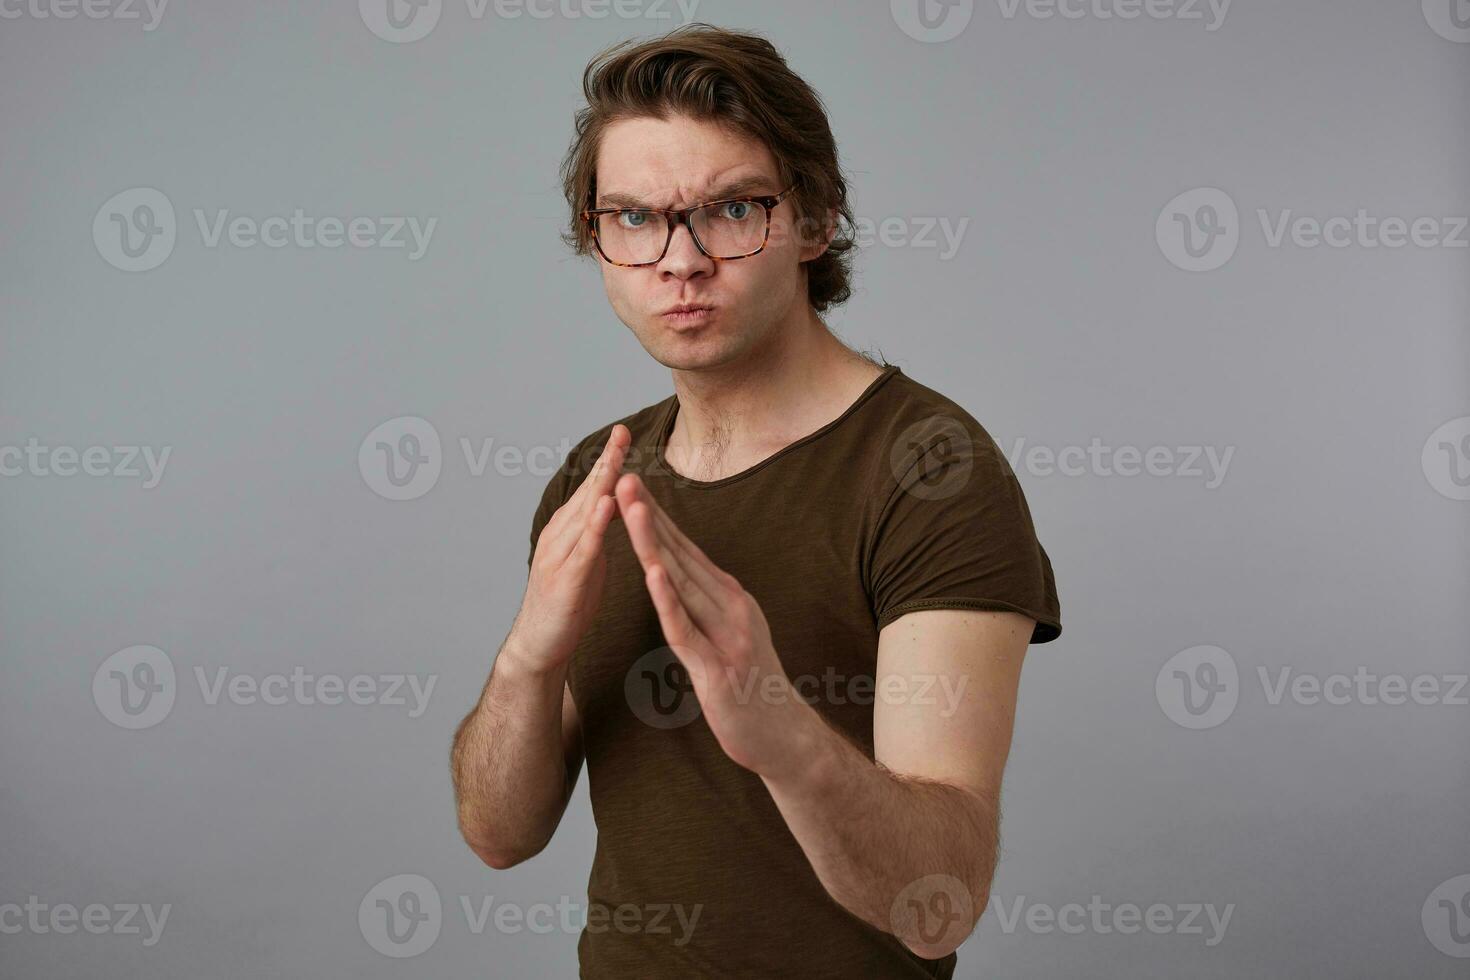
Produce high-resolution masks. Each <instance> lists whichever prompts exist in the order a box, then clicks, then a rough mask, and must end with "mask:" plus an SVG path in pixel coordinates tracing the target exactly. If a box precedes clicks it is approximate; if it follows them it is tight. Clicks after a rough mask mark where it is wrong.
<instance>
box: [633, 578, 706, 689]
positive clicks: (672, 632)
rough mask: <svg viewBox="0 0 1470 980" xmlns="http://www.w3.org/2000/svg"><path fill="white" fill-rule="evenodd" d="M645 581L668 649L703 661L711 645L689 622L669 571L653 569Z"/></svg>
mask: <svg viewBox="0 0 1470 980" xmlns="http://www.w3.org/2000/svg"><path fill="white" fill-rule="evenodd" d="M643 581H644V584H646V585H647V586H648V594H649V596H650V597H652V599H653V608H654V611H655V612H657V613H658V622H659V626H661V627H662V628H663V632H664V639H666V640H668V641H669V646H671V647H675V648H676V650H675V652H676V653H681V654H682V653H685V652H686V651H687V652H692V653H693V654H694V655H695V656H696V657H700V658H701V660H702V654H703V652H704V650H706V649H708V647H709V644H708V641H706V640H705V639H704V637H703V635H702V634H701V632H700V629H699V626H698V624H696V623H695V622H694V620H693V619H692V618H690V616H689V611H688V609H687V608H686V607H685V606H684V603H683V602H682V601H681V599H680V596H679V593H678V592H677V591H676V590H675V589H674V586H673V583H672V582H671V581H670V579H669V576H668V572H667V570H665V569H664V567H663V566H662V565H658V564H654V565H651V566H649V567H648V569H647V570H646V571H645V572H644V575H643ZM680 659H681V660H682V659H683V657H682V656H681V657H680ZM686 666H687V665H686Z"/></svg>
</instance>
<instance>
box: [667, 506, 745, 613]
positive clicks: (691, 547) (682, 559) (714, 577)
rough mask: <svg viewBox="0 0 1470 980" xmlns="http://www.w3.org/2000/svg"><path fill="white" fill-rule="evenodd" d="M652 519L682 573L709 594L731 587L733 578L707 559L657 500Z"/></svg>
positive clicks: (714, 594)
mask: <svg viewBox="0 0 1470 980" xmlns="http://www.w3.org/2000/svg"><path fill="white" fill-rule="evenodd" d="M647 499H648V500H650V501H652V500H653V498H652V496H647ZM653 519H654V526H655V527H656V528H657V530H658V531H659V534H660V539H661V540H662V541H663V542H664V546H665V547H666V548H667V549H668V550H669V551H670V552H671V553H672V554H673V555H674V556H675V558H677V559H678V562H679V566H680V567H681V568H682V569H683V570H684V572H685V573H686V574H688V575H689V576H690V577H691V578H693V579H694V580H695V581H697V582H698V583H699V584H700V587H701V588H703V589H704V590H705V591H706V592H708V593H709V594H710V595H711V596H718V595H720V594H721V593H724V592H728V591H729V590H730V585H731V583H732V582H733V581H734V577H733V576H731V575H730V574H729V573H728V572H726V571H725V570H724V569H722V568H720V566H718V565H716V564H715V563H714V562H712V561H710V559H709V556H708V555H706V554H705V553H704V551H703V550H702V549H701V548H700V547H699V545H697V544H695V543H694V542H693V541H691V540H690V539H689V536H688V535H686V534H685V533H684V532H683V531H681V530H680V529H679V525H678V524H676V523H675V522H674V519H673V518H672V517H670V516H669V515H668V514H666V513H665V512H664V510H663V508H662V507H659V506H658V503H657V502H656V501H655V502H654V503H653Z"/></svg>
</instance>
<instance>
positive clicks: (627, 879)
mask: <svg viewBox="0 0 1470 980" xmlns="http://www.w3.org/2000/svg"><path fill="white" fill-rule="evenodd" d="M584 89H585V91H586V94H587V99H588V103H589V104H588V107H587V108H586V109H584V110H582V111H581V112H580V113H579V114H578V118H577V138H576V140H575V141H574V142H573V145H572V147H571V150H570V151H569V155H568V159H567V163H566V166H565V167H564V179H565V184H566V192H567V198H568V202H569V204H570V206H571V210H572V212H573V215H574V217H573V225H572V230H571V232H570V234H569V236H568V238H569V241H570V242H571V243H572V244H574V245H575V246H576V247H577V248H578V250H579V251H583V252H595V253H596V254H597V255H598V258H599V262H600V265H601V269H602V274H603V282H604V285H605V288H606V291H607V296H608V300H609V302H610V303H611V304H612V308H613V310H614V312H615V313H616V314H617V316H618V318H619V319H620V320H621V321H622V322H623V323H624V324H625V325H627V327H628V328H629V329H630V330H631V331H632V332H633V334H634V336H635V337H636V338H637V340H638V342H639V344H641V345H642V347H643V348H644V349H645V350H646V351H648V353H649V354H650V355H651V356H652V357H653V358H654V359H655V360H657V361H658V362H659V363H660V364H662V365H664V366H666V367H668V368H669V369H670V371H671V374H672V377H673V387H674V392H675V393H674V395H673V396H671V397H669V398H666V399H664V400H663V401H660V402H658V403H656V404H654V405H651V406H649V407H647V408H644V409H643V410H641V411H639V412H636V413H634V414H632V415H629V416H627V417H625V418H623V419H620V420H619V421H617V422H614V423H612V424H610V425H606V426H603V427H602V428H599V429H598V430H597V431H595V432H593V433H591V434H589V435H588V436H587V437H586V438H584V439H582V440H581V442H579V443H578V444H577V446H576V447H575V449H574V451H573V452H572V453H571V455H570V456H569V457H568V459H567V462H566V463H565V464H564V465H563V466H562V468H561V470H560V471H559V472H558V473H557V474H556V475H555V476H554V477H553V478H552V480H551V481H550V483H549V485H548V486H547V487H546V490H545V493H544V495H543V497H542V500H541V504H540V507H539V508H538V509H537V511H536V514H535V518H534V520H533V522H532V530H531V556H530V577H529V581H528V584H527V587H526V594H525V597H524V599H523V601H522V604H521V608H520V611H519V613H518V614H517V616H516V619H515V622H514V624H513V626H512V628H511V630H510V633H509V635H508V636H507V637H506V639H505V642H504V645H503V646H502V647H501V649H500V651H499V654H498V656H497V657H496V660H495V663H494V668H493V670H492V672H491V675H490V678H489V680H488V682H487V683H486V686H485V689H484V692H483V693H482V695H481V698H480V701H479V703H478V704H477V706H476V707H475V709H474V710H473V711H472V712H470V714H469V715H468V716H467V717H466V718H465V720H464V722H463V723H462V724H461V725H460V728H459V731H458V732H457V734H456V737H455V742H454V749H453V760H452V762H453V775H454V782H455V791H456V798H457V803H458V813H459V823H460V829H461V831H462V833H463V835H464V838H465V840H466V841H467V842H468V843H469V845H470V847H471V848H472V849H473V850H474V851H475V853H476V854H478V855H479V856H480V857H481V858H482V859H483V860H484V861H485V862H486V863H487V864H489V865H491V866H492V867H495V868H508V867H510V866H512V865H514V864H517V863H519V862H521V861H524V860H526V859H527V858H529V857H531V856H533V855H535V854H536V853H538V852H539V851H540V850H541V849H542V848H543V847H545V845H546V843H547V842H548V841H549V840H550V838H551V836H552V834H553V833H554V831H555V829H556V826H557V824H558V822H559V821H560V818H561V815H562V813H563V812H564V810H565V807H566V803H567V800H568V798H569V796H570V794H571V792H572V788H573V786H574V785H575V783H576V780H577V777H578V774H579V772H580V769H581V765H582V760H583V755H584V753H585V757H586V762H587V767H588V772H589V778H590V780H591V799H592V807H593V814H594V818H595V820H596V822H597V828H598V840H597V853H596V857H595V860H594V864H593V868H592V875H591V879H590V881H589V883H588V894H589V910H588V923H587V927H586V928H585V929H584V930H583V932H582V935H581V938H580V941H579V946H578V954H579V959H580V963H581V975H582V976H583V977H589V978H603V977H608V978H612V977H617V978H625V977H640V978H662V977H680V978H683V977H693V976H700V977H722V976H730V977H785V976H800V977H844V978H847V977H949V976H951V975H952V974H953V971H954V966H955V956H954V950H955V948H956V947H957V946H958V945H959V944H960V943H961V942H962V941H963V940H964V938H965V937H966V936H967V935H969V933H970V932H971V931H972V929H973V927H974V925H975V922H976V919H977V918H978V917H979V915H980V914H981V912H982V911H983V910H984V908H985V905H986V903H987V901H988V896H989V888H990V884H991V879H992V876H993V874H994V870H995V864H996V860H997V847H998V834H999V796H1000V788H1001V778H1002V775H1003V772H1004V768H1005V763H1006V758H1007V755H1008V753H1009V749H1010V741H1011V733H1012V727H1013V719H1014V714H1015V705H1016V696H1017V689H1018V684H1019V677H1020V671H1021V661H1022V657H1023V655H1024V653H1025V651H1026V647H1027V644H1028V643H1032V642H1046V641H1048V640H1051V639H1053V638H1055V637H1056V636H1057V635H1058V634H1059V632H1060V629H1061V624H1060V619H1059V606H1058V602H1057V596H1056V588H1055V585H1054V581H1053V575H1052V570H1051V566H1050V562H1049V560H1048V559H1047V556H1046V554H1045V552H1044V551H1043V550H1042V548H1041V546H1040V544H1039V543H1038V542H1037V540H1036V536H1035V533H1034V531H1033V527H1032V522H1031V516H1030V513H1029V511H1028V509H1027V506H1026V502H1025V499H1024V498H1023V496H1022V493H1021V489H1020V486H1019V485H1018V483H1017V481H1016V479H1015V475H1014V474H1013V473H1012V472H1011V469H1010V467H1009V466H1008V465H1007V463H1006V460H1005V458H1004V456H1003V455H1002V454H1001V453H1000V451H999V449H998V448H997V447H996V445H995V443H994V441H993V440H992V439H991V438H990V436H989V435H988V434H987V433H986V432H985V430H984V429H982V428H981V427H980V425H979V424H978V423H976V421H975V420H974V419H973V418H971V417H970V416H969V414H968V413H966V412H965V410H964V409H962V408H960V407H959V406H958V405H956V404H955V403H953V402H951V401H950V400H948V399H947V398H945V397H944V396H942V395H940V394H938V393H937V392H935V391H933V390H931V389H929V388H927V387H925V386H923V385H921V384H919V383H918V382H916V381H914V380H912V379H910V378H909V377H907V376H906V375H904V374H903V372H902V371H901V370H900V369H899V368H898V367H896V366H893V365H888V364H877V363H874V362H872V361H870V360H868V359H866V358H864V357H862V356H860V355H858V354H856V353H854V352H853V351H851V350H850V349H848V348H847V347H846V346H845V345H844V344H842V343H841V342H840V341H839V340H838V339H837V338H836V337H834V336H833V335H832V333H831V332H830V331H829V330H828V329H827V327H826V325H825V324H824V323H823V321H822V319H821V317H820V316H819V313H820V312H821V311H822V310H824V309H826V308H828V307H830V306H831V305H833V304H834V303H838V302H841V301H843V300H845V299H846V298H847V297H848V295H849V286H848V269H847V261H848V259H849V258H850V256H849V255H848V254H847V252H848V250H849V249H850V248H851V247H852V242H851V240H850V239H847V238H844V237H842V236H841V233H840V231H839V224H838V222H837V220H836V219H837V217H838V216H839V215H841V216H843V217H846V218H847V219H848V221H849V223H850V222H851V215H850V213H849V211H848V203H847V198H846V186H845V183H844V181H843V179H842V177H841V174H840V171H839V168H838V165H837V156H836V149H835V145H834V143H833V141H832V137H831V133H830V130H829V128H828V125H827V121H826V118H825V116H824V114H823V112H822V109H821V105H820V102H819V101H818V99H817V96H816V95H815V94H814V93H813V92H812V91H811V90H810V89H809V88H808V87H807V86H806V85H805V83H803V82H802V81H801V80H800V79H799V78H798V77H796V76H795V75H794V74H793V73H792V72H791V71H790V69H788V68H787V66H786V64H785V62H784V61H783V60H782V59H781V57H780V56H779V55H778V54H777V53H776V51H775V50H774V49H773V48H772V47H771V46H770V45H769V43H768V42H766V41H764V40H762V39H760V38H758V37H753V36H750V35H746V34H738V33H733V32H727V31H722V30H718V29H714V28H709V27H706V26H704V25H692V26H690V27H688V28H681V29H679V30H676V31H674V32H672V33H670V34H668V35H665V36H663V37H661V38H657V39H654V40H652V41H648V42H645V43H642V44H632V43H625V44H624V45H620V46H618V47H616V48H613V49H612V50H611V51H609V52H607V53H605V54H604V55H603V56H602V58H601V59H600V61H599V62H594V64H593V65H592V66H589V70H588V73H587V75H586V77H585V79H584ZM916 319H917V317H916ZM594 461H595V462H594ZM614 518H618V519H620V522H621V527H620V528H617V529H612V528H611V523H612V521H613V519H614Z"/></svg>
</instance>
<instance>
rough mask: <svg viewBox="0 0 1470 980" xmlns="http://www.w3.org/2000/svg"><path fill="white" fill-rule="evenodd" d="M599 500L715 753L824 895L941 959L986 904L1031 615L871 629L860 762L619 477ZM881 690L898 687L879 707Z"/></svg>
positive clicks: (940, 617) (957, 614)
mask: <svg viewBox="0 0 1470 980" xmlns="http://www.w3.org/2000/svg"><path fill="white" fill-rule="evenodd" d="M615 493H616V494H617V499H618V507H619V509H620V510H621V511H622V513H623V519H624V523H625V525H626V526H627V529H628V538H629V540H630V541H631V542H632V544H633V550H634V552H635V553H636V554H637V555H638V560H639V561H640V562H641V563H642V564H643V568H644V574H643V580H644V583H645V584H646V585H647V587H648V593H649V596H650V598H652V600H653V606H654V609H655V610H656V611H657V613H658V618H659V625H660V627H661V628H662V629H663V634H664V638H665V639H667V640H668V641H669V647H670V648H671V649H672V650H673V651H674V654H675V656H677V657H678V658H679V660H680V662H681V663H682V664H683V665H684V668H685V669H686V671H687V672H688V674H689V680H690V683H691V684H692V685H693V687H694V694H695V696H696V697H697V698H699V705H700V708H701V710H702V713H703V716H704V720H705V721H706V722H707V723H708V724H709V727H710V731H711V732H712V733H713V734H714V736H715V739H716V740H717V741H718V742H719V743H720V747H721V748H722V749H724V751H725V754H726V755H727V756H729V757H730V759H731V761H733V762H735V763H736V764H737V765H740V766H744V767H745V768H746V769H749V770H750V771H752V772H754V773H755V774H756V775H758V776H760V777H761V779H762V780H763V781H764V782H765V784H766V788H767V789H768V790H770V793H771V797H772V798H773V799H774V800H775V802H776V805H777V806H778V807H779V808H780V810H781V814H782V816H783V817H784V818H785V820H786V824H787V826H788V827H790V829H791V832H792V834H793V835H794V836H795V837H796V840H797V842H798V843H799V844H800V845H801V848H802V850H803V851H804V852H805V853H806V856H807V858H808V860H809V861H810V862H811V864H812V867H813V869H814V870H815V871H816V873H817V877H818V878H819V879H820V880H821V882H822V884H823V886H825V887H826V889H827V891H828V892H829V893H830V894H831V895H832V897H833V898H834V899H836V900H837V901H838V902H839V903H841V904H842V905H843V906H844V907H846V908H847V909H848V910H849V911H851V912H852V913H853V914H854V915H856V916H858V917H859V918H861V919H863V920H864V921H866V922H868V923H870V924H871V925H873V926H875V927H876V928H879V929H882V930H884V931H885V932H890V933H893V934H894V935H895V936H897V937H898V938H899V939H900V940H901V941H902V942H903V943H904V944H905V945H906V946H908V947H909V948H910V949H912V950H913V951H914V952H916V953H918V954H919V955H920V956H925V957H928V958H930V959H937V958H939V957H941V956H945V955H948V954H949V953H950V952H952V951H953V950H954V949H955V948H956V947H958V946H959V944H960V943H961V942H963V941H964V939H965V937H966V936H967V935H969V933H970V931H971V930H972V929H973V928H974V925H975V922H976V921H977V920H978V919H979V917H980V913H981V912H983V911H984V908H985V905H986V903H987V902H988V901H989V892H990V881H991V876H992V875H993V873H994V870H995V863H996V857H995V854H996V840H997V829H998V825H999V800H1000V784H1001V777H1002V776H1003V774H1004V770H1005V762H1006V758H1007V757H1008V756H1009V754H1010V744H1011V730H1012V727H1013V723H1014V718H1015V707H1016V694H1017V689H1018V688H1019V686H1020V676H1021V660H1022V658H1023V657H1024V656H1025V653H1026V647H1027V645H1028V644H1029V643H1030V641H1031V636H1032V631H1033V629H1034V628H1035V625H1036V621H1035V620H1034V619H1033V618H1031V617H1029V616H1024V615H1021V614H1019V613H1013V612H973V611H969V610H954V609H933V610H922V611H918V612H912V613H909V614H907V615H904V616H901V617H900V618H898V619H897V620H895V621H894V622H892V623H890V624H889V625H888V626H886V627H885V628H884V629H883V631H882V632H881V633H880V634H879V638H878V657H877V659H878V668H877V675H878V676H877V677H876V678H875V681H876V684H875V693H876V694H877V698H876V701H877V703H876V704H875V706H874V711H873V734H874V756H875V758H874V760H872V761H870V760H869V759H868V758H867V757H866V756H865V755H864V754H863V752H862V751H861V750H860V749H858V748H857V747H855V746H854V745H852V744H851V743H849V742H848V741H847V740H846V739H845V738H843V737H842V736H840V735H839V734H837V733H836V732H835V731H833V729H831V728H830V727H829V726H828V725H827V724H826V722H825V721H823V719H822V717H821V715H820V714H819V713H818V712H817V710H816V709H815V708H814V707H812V706H811V705H810V704H808V703H807V702H806V701H804V700H802V699H801V698H800V697H799V696H798V695H797V693H796V691H795V689H794V688H793V687H792V685H791V682H790V680H789V678H787V676H786V672H785V670H784V668H782V666H781V658H780V655H779V654H778V653H777V652H776V649H775V646H774V645H773V641H772V638H771V630H770V624H769V623H768V622H767V621H766V618H765V614H764V613H763V612H761V609H760V604H759V603H758V602H756V600H755V597H754V596H752V595H751V594H750V593H749V592H746V591H745V589H744V588H742V587H741V585H740V582H739V581H738V580H737V579H736V578H735V577H734V576H733V575H731V574H730V573H728V572H726V571H724V570H723V569H721V568H719V567H718V566H717V565H715V564H714V562H712V561H710V559H709V556H708V555H706V554H705V553H704V551H703V550H702V549H700V547H699V546H698V545H696V544H695V543H694V542H693V541H690V540H689V538H688V537H687V536H685V535H684V533H683V532H681V531H680V530H679V528H678V525H676V524H675V523H674V522H673V520H672V519H671V518H670V517H669V516H668V515H667V514H665V513H664V512H663V509H662V508H661V507H659V505H658V502H657V501H656V500H654V499H653V496H652V495H651V494H649V492H648V489H647V487H645V486H644V485H643V482H642V480H641V479H640V478H639V477H638V476H637V475H636V474H632V473H630V474H627V475H625V476H624V477H623V478H622V479H621V480H619V481H618V483H617V485H616V487H615ZM895 683H896V684H897V687H898V690H899V691H901V692H906V694H904V695H901V696H899V697H897V698H894V697H892V692H893V691H894V685H895ZM752 690H757V691H761V692H762V694H761V696H760V697H756V698H752V697H750V696H749V692H750V691H752ZM946 692H947V693H946ZM770 695H780V696H770Z"/></svg>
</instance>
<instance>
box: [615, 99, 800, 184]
mask: <svg viewBox="0 0 1470 980" xmlns="http://www.w3.org/2000/svg"><path fill="white" fill-rule="evenodd" d="M777 180H778V177H777V167H776V159H775V157H774V156H772V154H771V151H770V150H769V149H768V148H767V147H766V145H765V144H764V143H762V142H761V141H760V140H758V139H755V138H754V137H751V136H747V135H746V134H744V133H740V132H736V131H734V130H732V129H729V128H727V127H723V126H720V125H719V124H718V123H713V122H708V121H705V120H699V119H692V118H690V117H688V116H678V115H675V116H670V117H669V118H668V119H653V118H645V117H640V118H636V119H620V120H618V121H617V122H615V123H612V124H611V125H609V126H608V128H607V129H606V130H605V131H604V133H603V139H602V145H601V147H600V148H599V151H598V154H597V176H596V185H595V186H596V190H597V203H598V206H608V205H607V204H606V201H607V199H608V198H609V197H613V198H617V199H619V200H618V204H619V205H620V206H627V205H631V204H633V203H637V204H641V205H646V206H648V207H676V206H679V205H687V204H697V203H699V202H700V201H702V200H708V199H709V195H710V193H711V192H713V191H717V190H720V189H721V188H724V187H729V186H731V185H734V184H737V183H738V184H742V185H746V184H748V185H749V186H748V187H746V189H743V190H741V191H740V193H745V194H774V193H777V192H778V191H780V190H781V188H779V187H777V186H776V182H777Z"/></svg>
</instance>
